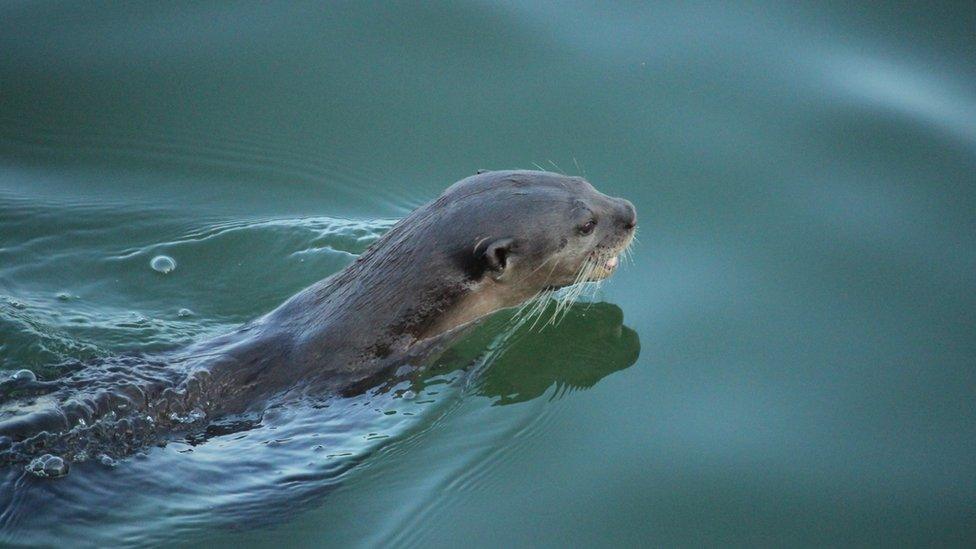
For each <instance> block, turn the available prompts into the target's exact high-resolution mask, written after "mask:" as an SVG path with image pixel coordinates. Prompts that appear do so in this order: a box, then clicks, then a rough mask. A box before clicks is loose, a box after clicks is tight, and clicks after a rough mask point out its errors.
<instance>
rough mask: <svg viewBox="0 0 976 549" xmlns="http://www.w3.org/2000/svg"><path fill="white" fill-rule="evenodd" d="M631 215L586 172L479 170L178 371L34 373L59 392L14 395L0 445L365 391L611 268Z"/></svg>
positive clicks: (180, 360)
mask: <svg viewBox="0 0 976 549" xmlns="http://www.w3.org/2000/svg"><path fill="white" fill-rule="evenodd" d="M635 225H636V214H635V211H634V207H633V206H632V205H631V204H630V203H629V202H628V201H626V200H622V199H618V198H612V197H609V196H606V195H604V194H602V193H600V192H598V191H597V190H596V189H594V188H593V186H592V185H590V184H589V183H588V182H586V181H585V180H583V179H581V178H577V177H567V176H563V175H560V174H555V173H550V172H535V171H496V172H485V173H479V174H478V175H475V176H472V177H469V178H466V179H463V180H461V181H459V182H457V183H455V184H454V185H452V186H450V187H449V188H448V189H447V190H446V191H444V193H443V194H442V195H441V196H440V197H438V198H437V199H436V200H434V201H432V202H430V203H428V204H426V205H424V206H421V207H420V208H418V209H417V210H415V211H414V212H413V213H411V214H410V215H409V216H407V217H406V218H404V219H403V220H401V221H400V222H399V223H397V224H396V225H395V226H394V227H393V228H392V229H391V230H390V231H389V232H387V233H386V234H385V235H384V236H383V237H382V238H380V239H379V240H378V241H377V242H375V243H374V244H373V245H372V246H371V247H370V248H369V249H367V250H366V252H364V253H363V254H362V255H361V256H360V257H359V258H358V259H357V260H356V261H355V262H354V263H352V264H351V265H349V266H348V267H346V268H345V269H344V270H342V271H340V272H339V273H336V274H334V275H332V276H330V277H328V278H326V279H324V280H322V281H320V282H318V283H316V284H314V285H312V286H311V287H309V288H307V289H305V290H303V291H302V292H300V293H298V294H297V295H295V296H293V297H292V298H291V299H289V300H288V301H286V302H285V303H284V304H282V305H281V306H280V307H278V308H277V309H275V310H274V311H271V312H270V313H268V314H267V315H265V316H263V317H261V318H259V319H256V320H254V321H252V322H250V323H248V324H246V325H244V326H242V327H241V328H240V329H238V330H236V331H234V332H232V333H229V334H226V335H224V336H221V337H218V338H216V339H214V340H211V341H207V342H204V343H201V344H197V345H195V346H193V347H191V348H190V349H187V350H185V351H183V352H180V353H176V354H174V355H172V356H171V357H170V362H171V363H173V364H178V365H179V368H180V369H181V372H182V373H181V375H182V376H183V380H182V381H181V382H179V383H176V384H172V385H170V384H169V383H167V382H166V381H165V378H166V377H167V376H165V375H161V376H159V377H160V378H161V379H162V381H156V382H153V383H147V384H143V385H141V386H140V384H139V383H137V382H133V383H128V382H126V383H123V384H121V385H123V386H125V387H127V389H125V390H119V391H115V392H112V391H111V390H109V389H107V388H106V385H105V384H104V383H96V384H91V383H87V382H86V381H85V380H90V379H92V375H91V374H90V373H88V374H83V375H81V377H80V378H79V379H77V380H75V381H72V380H71V379H70V378H69V379H66V380H59V381H54V382H49V383H48V384H42V383H39V384H37V385H38V387H37V388H36V391H37V392H44V391H45V390H48V389H50V390H51V391H53V392H54V394H53V395H48V398H49V397H52V396H54V397H58V398H56V399H54V400H55V402H54V404H53V405H52V406H51V407H49V408H48V409H45V410H43V411H40V412H31V413H28V414H19V415H17V414H16V410H14V413H13V414H11V412H10V407H9V406H8V407H7V412H6V414H7V415H8V416H11V415H13V417H8V418H4V417H3V415H0V446H2V445H3V444H6V445H7V446H10V445H11V444H12V443H17V442H23V441H27V440H28V439H30V438H31V436H32V435H34V434H36V433H37V432H38V431H39V430H41V429H44V430H45V431H48V433H46V434H48V435H51V433H59V432H68V431H70V430H71V429H72V428H73V426H76V425H78V424H79V419H81V420H84V423H86V424H90V423H91V422H92V421H93V420H97V419H98V417H100V416H102V415H104V414H106V413H108V412H112V413H115V412H114V410H116V409H118V408H120V404H121V408H124V409H125V410H127V411H129V412H131V411H132V410H137V411H139V412H140V413H143V412H147V411H148V412H150V416H148V417H149V420H150V422H151V423H152V424H153V429H160V428H164V427H167V426H169V423H172V422H177V423H178V421H177V420H181V418H184V417H185V415H186V413H187V412H188V411H197V412H199V413H200V414H202V415H203V416H205V417H207V418H216V417H220V416H222V415H227V414H238V413H241V412H245V411H249V410H254V409H255V408H260V407H261V406H263V405H264V404H266V402H267V399H268V398H270V397H272V396H275V395H285V396H287V395H289V394H295V393H300V394H306V393H314V394H338V395H342V394H353V393H356V392H361V391H364V390H367V389H369V388H371V387H373V386H375V385H377V384H379V383H381V382H382V381H383V380H384V379H386V378H389V377H390V376H392V375H393V373H394V372H395V371H396V370H397V369H398V368H399V367H402V366H403V365H405V364H409V363H412V364H418V363H420V362H422V361H423V360H424V359H425V358H426V357H428V356H429V355H430V354H431V353H432V352H436V350H438V349H439V348H441V347H442V346H443V345H444V344H446V343H447V342H448V341H450V340H451V336H452V335H454V334H457V333H459V332H460V331H461V330H462V329H463V328H464V327H466V326H469V325H471V324H472V323H473V322H474V321H476V320H477V319H479V318H482V317H484V316H486V315H488V314H490V313H492V312H494V311H497V310H499V309H503V308H507V307H514V306H517V305H520V304H522V303H523V302H525V301H526V300H529V299H531V298H533V297H534V296H536V295H539V294H540V293H541V292H545V291H549V290H553V289H557V288H561V287H564V286H568V285H572V284H575V283H579V282H584V281H587V280H599V279H602V278H605V277H607V276H609V275H610V274H612V272H613V270H614V269H615V267H616V265H617V255H618V254H619V253H620V252H621V251H622V250H623V249H624V248H625V247H626V246H627V245H628V244H629V243H630V241H631V239H632V237H633V233H634V228H635ZM129 385H135V387H129ZM86 387H87V392H86ZM91 387H97V389H96V390H94V391H92V390H91ZM106 391H107V392H108V394H111V395H114V396H111V397H106ZM77 393H84V394H85V395H86V396H85V398H80V399H79V398H78V394H77ZM120 395H121V396H120ZM57 400H60V402H57ZM79 401H81V402H83V403H85V404H82V405H77V403H78V402H79ZM3 413H4V412H0V414H3ZM152 414H155V415H156V416H157V417H155V418H153V417H152ZM173 417H175V418H177V419H175V420H172V421H170V419H168V418H173ZM4 437H6V438H4ZM0 450H2V447H0Z"/></svg>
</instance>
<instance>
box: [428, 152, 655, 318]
mask: <svg viewBox="0 0 976 549" xmlns="http://www.w3.org/2000/svg"><path fill="white" fill-rule="evenodd" d="M436 202H437V203H438V204H439V205H441V206H443V207H444V208H446V209H448V210H449V211H450V212H451V213H450V215H449V218H448V222H449V223H450V224H451V227H452V232H454V233H455V234H457V235H459V236H461V237H462V238H461V239H460V241H461V242H466V243H467V245H468V246H467V247H466V248H464V249H460V250H458V251H457V252H456V256H455V257H456V260H457V261H458V264H459V266H460V267H461V268H462V269H463V271H464V272H465V274H466V275H467V276H468V277H469V279H470V280H472V281H474V282H475V283H476V284H480V286H481V290H482V291H484V292H490V293H491V294H492V295H493V296H494V298H495V301H496V302H498V303H499V304H500V305H502V306H512V305H517V304H519V303H521V302H522V301H524V300H526V299H529V298H531V297H532V296H534V295H535V294H537V293H539V292H541V291H543V290H546V289H553V288H561V287H564V286H569V285H572V284H575V283H580V282H586V281H595V280H602V279H604V278H606V277H608V276H610V275H611V274H613V272H614V270H615V269H616V267H617V264H618V263H619V259H618V257H619V254H620V253H621V252H622V251H623V250H624V249H625V248H626V247H627V246H628V245H629V244H630V242H631V240H632V239H633V237H634V230H635V228H636V225H637V214H636V212H635V210H634V206H633V204H631V203H630V202H629V201H627V200H624V199H622V198H614V197H610V196H607V195H605V194H603V193H601V192H599V191H597V190H596V189H595V188H593V185H591V184H590V183H589V182H587V181H586V180H585V179H583V178H580V177H568V176H564V175H560V174H556V173H550V172H541V171H538V172H537V171H500V172H484V173H479V174H478V175H475V176H472V177H469V178H467V179H464V180H461V181H459V182H457V183H455V184H454V185H452V186H451V187H449V188H448V189H447V190H446V191H445V192H444V194H443V195H441V197H440V198H439V199H438V200H437V201H436Z"/></svg>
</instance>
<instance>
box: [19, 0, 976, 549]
mask: <svg viewBox="0 0 976 549" xmlns="http://www.w3.org/2000/svg"><path fill="white" fill-rule="evenodd" d="M0 10H2V12H0V51H2V52H4V53H3V55H2V56H0V368H3V370H4V371H6V372H9V373H10V374H12V373H13V372H16V371H18V370H22V369H28V370H31V371H33V372H35V373H36V374H37V375H39V376H41V377H42V378H44V377H45V376H53V375H57V373H58V371H57V368H56V365H57V364H59V363H62V362H63V361H65V360H70V359H77V360H87V361H91V360H97V359H99V358H100V357H107V356H113V355H117V354H123V353H130V352H147V353H153V352H162V351H165V350H169V349H177V348H180V347H182V346H185V345H188V344H190V343H191V342H194V341H199V340H201V339H204V338H206V337H210V336H213V335H216V334H220V333H222V332H225V331H227V330H229V329H231V328H232V327H234V326H237V325H239V324H240V323H242V322H245V321H246V320H249V319H251V318H254V317H255V316H258V315H260V314H262V313H263V312H266V311H268V310H270V309H271V308H273V307H274V306H276V305H277V304H278V303H280V302H281V301H283V300H284V299H286V298H287V297H289V296H290V295H292V294H293V293H294V292H296V291H298V290H300V289H301V288H303V287H305V286H306V285H308V284H310V283H312V282H314V281H315V280H318V279H320V278H322V277H324V276H327V275H328V274H330V273H333V272H335V271H337V270H338V269H341V268H342V267H343V266H344V265H346V264H348V263H349V262H350V261H351V260H352V259H353V257H354V256H355V255H356V254H358V253H360V252H361V251H362V250H363V249H364V248H365V247H366V246H367V245H368V244H369V242H371V241H372V240H373V239H375V238H376V237H377V236H378V235H379V234H382V232H383V231H384V230H386V228H388V227H389V226H390V224H391V223H392V222H393V221H394V220H395V219H397V218H399V217H402V216H403V215H404V214H405V213H406V212H408V211H410V210H411V209H412V208H414V207H416V206H417V205H419V204H422V203H423V202H425V201H427V200H429V199H431V198H432V197H434V196H436V194H437V193H439V192H440V191H441V190H442V189H443V188H444V187H446V186H447V185H448V184H450V183H452V182H453V181H455V180H457V179H459V178H461V177H464V176H467V175H470V174H472V173H474V172H475V171H476V170H477V169H479V168H508V167H523V168H532V167H534V166H536V165H538V166H541V167H544V168H548V169H558V170H560V171H563V172H566V173H573V174H577V173H580V174H585V175H586V176H587V177H588V178H589V179H590V180H592V181H593V182H594V183H595V184H596V186H597V187H598V188H600V189H601V190H602V191H604V192H607V193H608V194H613V195H618V196H624V197H626V198H628V199H630V200H631V201H632V202H634V203H635V205H636V207H637V210H638V213H639V218H640V239H641V245H640V246H639V247H638V248H637V249H636V250H635V262H634V264H633V265H625V266H624V268H622V269H620V272H618V273H617V274H616V275H615V276H614V279H613V280H612V281H611V282H610V283H609V284H607V285H605V286H604V288H603V289H602V290H601V293H600V294H599V295H597V296H596V298H595V300H594V301H596V304H594V305H592V306H591V307H590V308H589V309H586V308H585V307H584V308H578V309H574V310H573V311H571V314H570V316H569V317H568V318H567V320H566V321H565V322H564V323H563V324H561V325H560V326H558V327H556V328H552V327H550V328H548V329H547V330H546V331H544V332H541V333H535V332H528V331H524V332H521V331H520V332H518V333H517V334H515V335H514V336H513V337H512V338H511V339H506V338H505V336H504V330H503V329H502V328H501V325H502V324H503V322H500V321H495V322H493V323H489V324H488V325H486V326H485V327H484V328H483V329H481V330H479V331H478V333H477V334H475V335H473V336H472V337H471V338H470V339H469V340H466V341H464V342H462V343H461V344H460V348H459V349H457V350H456V356H454V357H453V358H451V359H450V360H449V361H448V362H447V363H445V364H443V365H441V370H439V371H437V372H434V373H432V374H431V376H430V377H429V378H427V379H424V380H419V381H418V382H417V385H416V386H409V387H408V386H405V385H404V386H398V387H396V388H395V389H394V390H392V391H390V392H388V393H384V394H382V395H374V396H373V397H369V396H366V397H363V399H362V400H357V401H347V402H336V401H322V402H299V403H292V404H291V405H289V406H284V407H281V408H280V409H276V411H275V412H274V413H272V414H269V415H268V416H267V417H265V418H261V421H260V423H259V424H257V425H250V426H233V428H227V429H226V430H227V431H228V432H227V433H226V434H217V435H215V436H213V437H211V438H210V439H208V440H207V441H204V442H203V443H199V441H197V442H195V443H193V444H191V443H189V442H179V441H174V442H171V443H170V444H168V445H166V446H165V447H164V448H158V447H153V448H150V449H148V451H146V452H144V453H141V454H137V455H135V456H132V457H130V458H126V459H123V460H120V461H118V462H116V463H114V464H109V465H105V464H103V463H102V460H101V459H100V458H99V457H98V456H91V458H90V459H89V460H87V461H84V462H82V463H77V464H74V465H72V469H71V471H70V474H69V475H68V476H67V477H65V478H61V479H57V480H44V479H38V478H34V477H33V476H31V475H28V474H26V473H24V471H23V470H22V469H19V468H8V469H4V470H3V471H0V474H2V480H0V482H2V486H0V499H2V500H3V505H4V507H3V511H2V515H0V533H2V538H0V539H2V540H4V541H5V542H16V543H26V544H30V543H40V544H48V543H68V542H70V543H78V542H80V541H85V542H88V543H91V544H106V543H112V544H118V543H125V544H154V543H179V544H187V545H189V544H196V543H201V542H207V543H210V544H215V545H220V546H229V545H240V544H244V543H246V544H249V545H258V546H282V545H283V544H290V545H309V546H322V545H348V544H352V545H386V544H395V545H412V546H416V545H433V546H448V545H456V544H457V543H458V542H460V541H461V540H463V543H465V544H468V545H477V546H482V545H484V546H499V545H503V546H504V545H512V544H520V545H526V544H533V545H537V546H565V545H587V546H598V545H638V544H654V545H677V544H681V545H684V544H702V543H707V544H723V545H724V544H733V543H734V544H749V545H756V544H764V545H765V544H790V545H806V544H814V545H820V544H840V543H843V544H879V543H906V544H931V543H935V544H949V545H972V544H973V543H974V541H976V528H974V526H973V525H974V524H976V513H974V509H976V466H974V465H973V455H974V452H976V406H973V395H974V394H976V393H974V390H976V338H974V337H973V327H974V325H976V239H974V235H976V215H974V213H976V190H974V183H976V178H974V176H973V174H974V173H976V171H974V170H976V86H974V83H976V62H974V61H976V59H974V53H973V52H974V51H976V34H974V33H973V29H974V28H976V9H974V8H973V5H972V4H971V3H965V2H963V3H957V4H951V3H946V4H939V5H932V4H926V5H919V6H917V7H912V6H902V5H889V6H887V7H884V8H880V7H873V6H867V5H865V6H862V7H855V6H851V5H849V4H848V3H834V4H830V3H821V4H819V5H818V6H809V7H802V8H798V7H789V6H786V5H783V4H781V3H762V2H758V3H738V4H735V5H724V4H716V5H706V4H695V5H652V6H642V5H640V4H623V5H617V6H614V7H606V6H604V5H602V4H584V3H571V4H562V5H560V6H558V7H557V6H552V5H549V4H542V3H538V4H537V3H524V2H519V3H504V2H503V3H478V2H468V3H464V4H456V5H450V6H449V5H423V6H406V5H400V6H387V7H379V6H365V5H364V6H358V5H347V6H336V5H318V4H317V3H307V4H306V3H289V4H287V5H275V4H272V3H265V4H255V5H229V4H228V5H213V6H210V5H197V6H170V5H168V4H154V3H146V4H140V3H127V4H125V5H121V6H114V7H112V8H107V7H99V6H95V5H91V4H77V5H63V4H46V3H12V4H8V5H6V6H4V7H3V8H0ZM157 256H168V257H171V258H172V259H173V260H174V262H175V265H176V268H175V270H172V271H171V272H169V273H166V274H163V273H160V272H157V271H154V270H153V268H152V267H151V262H152V261H153V259H154V258H155V257H157ZM191 442H192V441H191Z"/></svg>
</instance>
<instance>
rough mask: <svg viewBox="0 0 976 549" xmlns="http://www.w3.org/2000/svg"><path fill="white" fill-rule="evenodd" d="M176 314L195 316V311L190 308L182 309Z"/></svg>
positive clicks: (179, 315)
mask: <svg viewBox="0 0 976 549" xmlns="http://www.w3.org/2000/svg"><path fill="white" fill-rule="evenodd" d="M176 316H178V317H180V318H186V317H188V316H193V311H191V310H190V309H180V310H179V311H178V312H177V313H176Z"/></svg>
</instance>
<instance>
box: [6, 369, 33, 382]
mask: <svg viewBox="0 0 976 549" xmlns="http://www.w3.org/2000/svg"><path fill="white" fill-rule="evenodd" d="M10 379H13V380H16V381H25V382H31V381H37V376H36V375H34V372H32V371H30V370H17V371H16V372H14V375H12V376H10Z"/></svg>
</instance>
